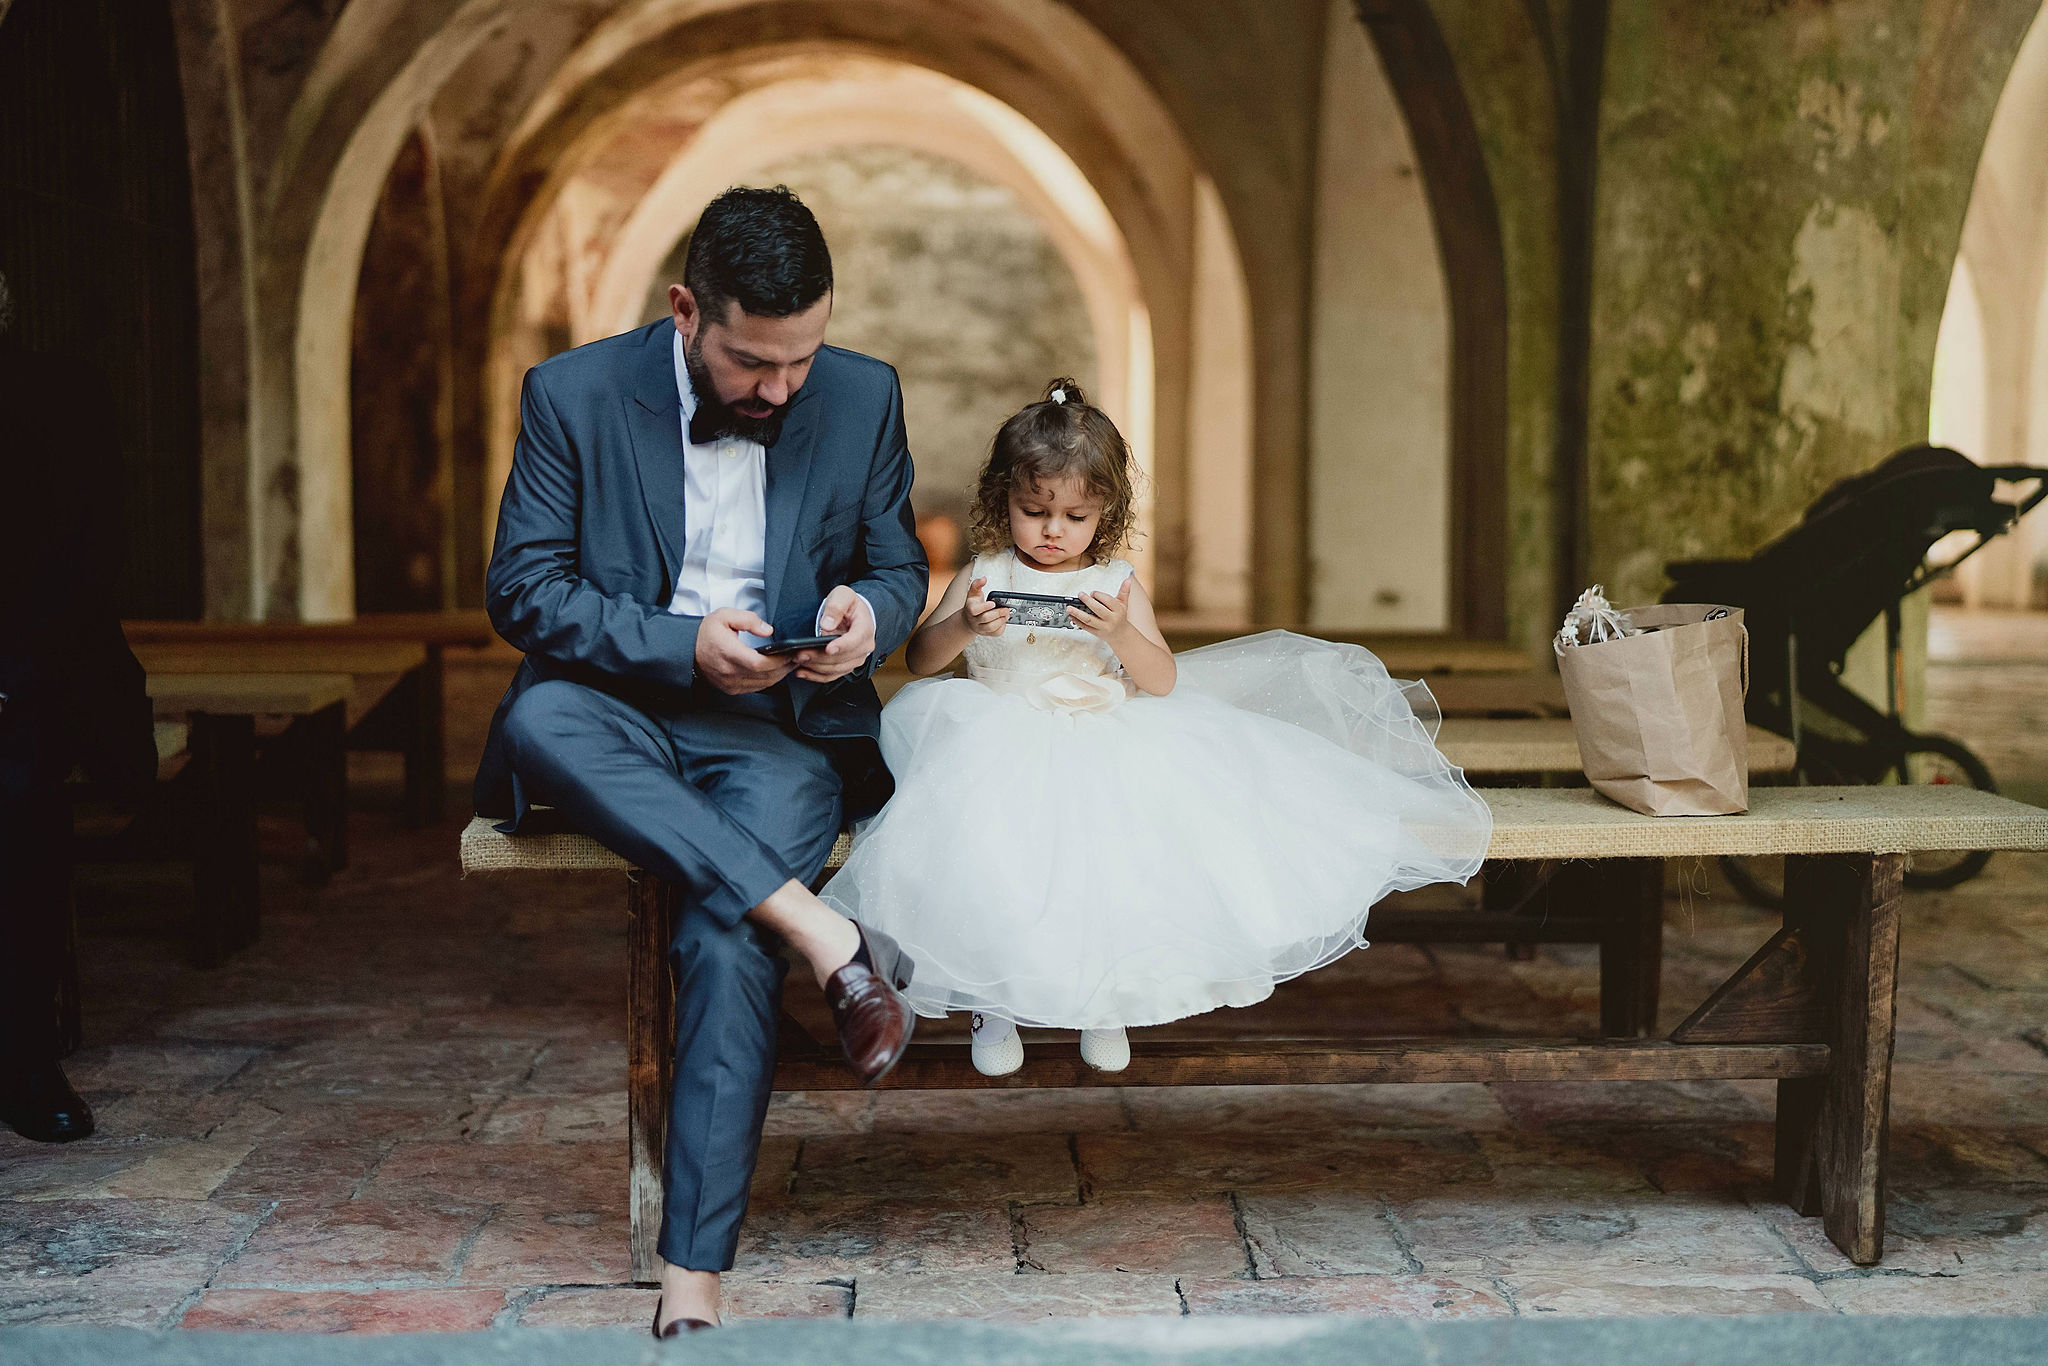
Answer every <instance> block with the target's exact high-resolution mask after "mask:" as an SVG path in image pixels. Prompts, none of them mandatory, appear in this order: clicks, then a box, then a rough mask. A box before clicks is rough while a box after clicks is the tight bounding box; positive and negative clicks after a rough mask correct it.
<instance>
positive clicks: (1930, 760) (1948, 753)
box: [1894, 735, 1998, 888]
mask: <svg viewBox="0 0 2048 1366" xmlns="http://www.w3.org/2000/svg"><path fill="white" fill-rule="evenodd" d="M1902 759H1903V762H1904V771H1903V772H1899V771H1897V770H1894V773H1895V775H1896V776H1897V778H1898V780H1899V781H1900V782H1903V783H1924V784H1927V785H1930V786H1936V787H1951V786H1953V787H1974V788H1976V789H1977V790H1978V791H1980V792H1996V791H1997V790H1998V784H1997V783H1995V782H1994V781H1992V778H1991V770H1990V769H1988V768H1986V767H1984V761H1983V760H1982V759H1979V758H1978V757H1977V756H1976V755H1975V754H1972V753H1971V752H1970V751H1969V749H1968V748H1967V747H1965V746H1964V745H1963V744H1961V743H1960V742H1959V741H1955V740H1951V739H1949V738H1948V737H1947V736H1946V735H1915V736H1913V737H1912V739H1911V740H1910V741H1909V742H1908V743H1907V745H1906V752H1905V754H1904V755H1903V756H1902ZM1990 861H1991V855H1990V854H1988V853H1981V852H1978V853H1962V854H1959V853H1954V852H1951V851H1948V850H1943V851H1941V852H1939V853H1936V852H1931V851H1930V852H1923V853H1916V854H1914V855H1913V856H1912V858H1911V859H1910V860H1909V861H1908V862H1907V864H1906V885H1907V886H1908V887H1921V888H1940V887H1953V886H1955V885H1956V884H1957V883H1960V882H1968V881H1969V880H1970V879H1971V878H1973V877H1975V876H1977V874H1979V873H1981V872H1983V871H1984V865H1985V864H1987V863H1989V862H1990Z"/></svg>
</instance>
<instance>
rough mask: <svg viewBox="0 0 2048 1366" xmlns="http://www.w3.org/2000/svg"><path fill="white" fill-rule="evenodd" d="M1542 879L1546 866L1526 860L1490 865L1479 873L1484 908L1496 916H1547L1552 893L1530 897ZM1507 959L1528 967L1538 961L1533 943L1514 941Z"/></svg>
mask: <svg viewBox="0 0 2048 1366" xmlns="http://www.w3.org/2000/svg"><path fill="white" fill-rule="evenodd" d="M1542 876H1543V865H1542V864H1540V863H1534V862H1529V861H1527V860H1523V859H1504V860H1501V861H1499V862H1495V863H1488V864H1487V865H1486V866H1484V867H1483V868H1481V869H1480V870H1479V905H1480V908H1481V909H1482V910H1487V911H1493V912H1495V913H1506V912H1509V911H1519V913H1520V914H1522V915H1526V916H1532V917H1540V916H1542V915H1544V913H1545V912H1547V911H1548V910H1549V909H1550V899H1549V896H1550V894H1549V889H1548V888H1544V889H1542V890H1541V891H1538V892H1536V893H1535V895H1533V896H1531V895H1530V892H1531V889H1533V888H1535V887H1536V885H1537V882H1538V881H1539V880H1540V879H1541V877H1542ZM1525 902H1526V904H1525ZM1507 956H1508V961H1509V962H1513V963H1527V962H1529V961H1531V960H1533V959H1534V958H1535V957H1536V945H1535V943H1534V942H1533V941H1532V942H1522V941H1515V940H1511V941H1509V943H1508V945H1507Z"/></svg>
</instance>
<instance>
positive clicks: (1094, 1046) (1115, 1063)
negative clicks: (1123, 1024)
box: [1081, 1029, 1131, 1072]
mask: <svg viewBox="0 0 2048 1366" xmlns="http://www.w3.org/2000/svg"><path fill="white" fill-rule="evenodd" d="M1081 1061H1082V1062H1085V1063H1087V1064H1088V1065H1089V1066H1090V1067H1092V1068H1094V1069H1095V1070H1096V1071H1098V1072H1121V1071H1123V1070H1124V1069H1125V1068H1126V1067H1129V1066H1130V1065H1131V1040H1130V1037H1129V1036H1128V1035H1126V1034H1125V1033H1124V1032H1123V1031H1122V1030H1121V1029H1084V1030H1082V1031H1081Z"/></svg>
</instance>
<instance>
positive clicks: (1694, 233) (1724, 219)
mask: <svg viewBox="0 0 2048 1366" xmlns="http://www.w3.org/2000/svg"><path fill="white" fill-rule="evenodd" d="M2034 8H2035V6H2034V4H2033V3H2031V0H2025V2H2024V3H2023V2H2022V0H2011V2H2010V3H1999V2H1997V0H1986V2H1985V3H1979V4H1974V5H1967V6H1965V5H1961V4H1955V3H1949V4H1941V3H1934V4H1919V3H1907V0H1837V2H1836V3H1820V2H1819V0H1792V2H1786V0H1756V3H1743V4H1725V5H1721V4H1716V5H1700V4H1696V3H1688V2H1687V0H1655V2H1654V3H1651V2H1646V3H1639V4H1630V5H1621V6H1616V7H1615V12H1614V17H1613V20H1612V24H1611V28H1610V32H1609V40H1608V54H1607V67H1606V86H1605V92H1604V97H1603V102H1602V115H1601V145H1600V170H1599V176H1600V179H1599V197H1598V208H1597V214H1598V218H1597V238H1596V248H1595V251H1596V259H1595V282H1594V310H1593V313H1594V316H1593V329H1594V330H1593V357H1592V421H1591V434H1590V447H1589V452H1588V483H1589V487H1588V490H1587V498H1588V519H1589V527H1590V542H1591V558H1592V565H1593V569H1594V573H1595V576H1596V577H1599V578H1601V579H1603V580H1605V581H1606V582H1607V584H1608V585H1609V588H1610V591H1611V592H1612V593H1613V594H1614V596H1616V597H1617V598H1618V599H1623V600H1640V599H1643V598H1648V597H1652V596H1654V595H1655V594H1656V593H1657V592H1658V591H1660V590H1661V588H1662V586H1663V583H1664V578H1663V565H1664V563H1665V562H1666V561H1668V560H1672V559H1682V558H1687V557H1692V556H1700V555H1718V554H1737V555H1739V554H1746V553H1748V552H1749V551H1750V550H1752V549H1754V548H1755V547H1756V546H1758V545H1760V544H1762V543H1763V542H1765V541H1767V540H1769V539H1770V538H1772V537H1773V536H1775V535H1777V534H1779V533H1780V532H1782V531H1784V530H1785V529H1786V528H1787V527H1788V526H1790V525H1791V524H1792V523H1793V522H1795V521H1796V520H1797V519H1798V517H1799V514H1800V513H1801V511H1802V510H1803V509H1804V508H1805V507H1806V505H1807V504H1808V503H1809V502H1810V501H1811V500H1812V498H1813V497H1814V495H1815V494H1816V493H1818V492H1819V491H1820V490H1821V489H1823V488H1824V487H1826V486H1827V485H1828V484H1830V483H1832V482H1834V481H1835V480H1836V479H1839V478H1841V477H1842V476H1844V475H1846V474H1849V473H1852V472H1855V471H1857V470H1860V469H1864V468H1867V467H1868V466H1870V465H1872V464H1874V463H1875V462H1876V461H1878V460H1879V459H1881V458H1883V457H1884V456H1885V455H1886V454H1888V453H1889V452H1890V451H1891V450H1893V449H1894V448H1896V447H1898V446H1901V445H1904V444H1906V443H1908V442H1910V441H1914V440H1918V439H1921V438H1923V437H1924V435H1925V432H1926V411H1927V408H1926V403H1927V390H1928V383H1929V377H1930V371H1931V369H1932V365H1933V355H1934V336H1935V330H1936V328H1937V326H1938V325H1939V321H1940V310H1941V305H1942V301H1943V298H1944V297H1945V293H1946V287H1947V281H1948V276H1949V264H1950V262H1951V261H1952V259H1953V256H1954V251H1955V243H1956V239H1957V234H1958V233H1959V231H1960V227H1961V222H1962V215H1963V209H1964V206H1965V205H1966V203H1967V202H1968V196H1969V189H1970V182H1971V177H1972V174H1973V172H1974V170H1975V167H1976V149H1977V148H1978V147H1979V146H1980V145H1981V143H1982V139H1983V133H1984V129H1985V127H1986V125H1987V124H1988V122H1989V119H1990V113H1991V108H1992V105H1993V103H1994V102H1995V100H1996V97H1997V92H1998V87H1999V84H2000V83H2001V82H2002V80H2003V76H2004V73H2005V71H2006V70H2007V69H2008V68H2009V67H2010V65H2011V60H2012V57H2013V54H2014V53H2015V52H2016V51H2017V49H2018V44H2019V40H2020V37H2021V36H2022V34H2023V32H2024V29H2025V24H2026V21H2027V19H2028V18H2030V17H2031V14H2032V12H2033V10H2034Z"/></svg>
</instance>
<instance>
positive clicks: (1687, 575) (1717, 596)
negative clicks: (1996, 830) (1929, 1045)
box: [1664, 446, 2048, 905]
mask: <svg viewBox="0 0 2048 1366" xmlns="http://www.w3.org/2000/svg"><path fill="white" fill-rule="evenodd" d="M2001 481H2008V482H2013V483H2032V484H2033V485H2034V488H2033V490H2032V492H2030V493H2029V494H2028V495H2027V496H2026V497H2025V498H2024V499H2022V500H2021V501H2019V502H2017V503H2007V502H2001V501H1999V500H1998V499H1997V497H1996V496H1995V494H1996V491H1997V487H1998V484H1999V483H2000V482H2001ZM2043 497H2048V469H2036V468H2034V467H2031V466H2027V465H2012V466H2003V467H1995V468H1992V467H1984V466H1979V465H1976V464H1973V463H1971V461H1970V460H1969V458H1968V457H1967V456H1964V455H1962V454H1960V453H1959V452H1957V451H1952V450H1949V449H1948V448H1947V447H1943V446H1909V447H1907V448H1906V449H1905V450H1902V451H1900V452H1898V453H1897V454H1896V455H1893V456H1892V457H1891V458H1890V459H1888V460H1886V461H1885V462H1884V463H1883V464H1881V465H1879V466H1878V467H1877V468H1875V469H1873V470H1871V471H1869V472H1868V473H1865V474H1860V475H1857V476H1855V477H1854V478H1850V479H1844V480H1843V481H1842V482H1841V483H1839V484H1836V485H1835V486H1834V487H1833V488H1831V489H1829V490H1828V491H1827V492H1826V493H1824V494H1822V495H1821V497H1820V498H1819V499H1818V500H1817V501H1816V502H1815V503H1814V504H1813V506H1811V507H1810V508H1808V509H1807V510H1806V517H1805V519H1804V520H1803V521H1801V522H1800V524H1799V525H1798V526H1796V527H1794V528H1792V530H1790V531H1788V532H1786V533H1785V534H1784V535H1783V536H1780V537H1779V538H1778V539H1777V540H1775V541H1773V542H1771V543H1770V544H1769V545H1767V546H1765V547H1764V548H1763V549H1762V550H1759V551H1757V552H1756V554H1754V555H1752V556H1750V557H1749V558H1748V559H1746V560H1690V561H1683V562H1679V563H1675V564H1670V565H1667V566H1665V572H1666V573H1667V574H1669V575H1670V576H1671V581H1672V583H1671V590H1670V591H1669V592H1668V593H1666V594H1665V595H1664V600H1665V601H1666V602H1714V603H1725V604H1727V605H1729V606H1732V607H1740V608H1742V609H1743V612H1744V616H1745V620H1746V624H1747V625H1748V627H1749V641H1750V645H1749V650H1750V687H1749V705H1748V712H1749V719H1750V721H1751V722H1752V723H1753V724H1755V725H1758V726H1762V727H1764V728H1765V729H1766V730H1771V731H1775V732H1777V733H1778V734H1780V735H1783V736H1786V737H1787V738H1789V739H1790V740H1791V741H1792V743H1793V745H1794V746H1795V747H1796V748H1797V750H1798V752H1799V770H1798V780H1799V781H1800V782H1802V783H1816V784H1820V783H1888V782H1902V783H1966V784H1968V785H1969V786H1971V787H1977V788H1982V789H1984V790H1985V791H1987V792H1988V791H1994V790H1995V785H1994V784H1993V782H1992V779H1991V773H1990V771H1989V770H1988V769H1986V768H1985V767H1984V763H1983V761H1982V760H1980V759H1979V758H1978V757H1977V756H1976V755H1974V754H1972V753H1971V752H1970V751H1969V750H1968V749H1966V748H1965V747H1964V746H1963V745H1961V744H1960V743H1958V742H1957V741H1955V740H1952V739H1950V738H1949V737H1947V736H1944V735H1923V734H1920V733H1918V732H1916V731H1911V730H1908V729H1907V728H1906V727H1905V726H1904V725H1903V724H1901V723H1900V720H1899V700H1900V693H1899V672H1900V664H1901V657H1900V647H1899V634H1900V625H1899V622H1900V610H1899V605H1900V603H1901V602H1902V601H1903V600H1904V599H1905V598H1906V597H1907V596H1908V595H1910V594H1912V593H1914V592H1917V591H1918V590H1920V589H1921V588H1923V587H1925V586H1926V585H1927V584H1928V583H1929V582H1930V581H1932V580H1933V579H1935V578H1938V577H1940V576H1941V575H1943V574H1946V573H1948V572H1949V571H1950V570H1952V569H1954V568H1955V567H1956V565H1958V564H1960V563H1961V562H1962V561H1963V560H1965V559H1968V558H1969V557H1970V556H1971V555H1973V554H1975V553H1976V552H1977V551H1978V550H1979V549H1981V548H1982V547H1983V546H1984V545H1985V543H1987V542H1988V541H1990V540H1992V539H1993V538H1994V537H1997V536H2001V535H2003V534H2005V532H2007V531H2009V530H2010V529H2011V528H2012V526H2013V524H2014V523H2015V522H2017V521H2018V520H2019V519H2020V517H2021V516H2022V515H2023V514H2024V513H2026V512H2027V511H2028V510H2029V509H2030V508H2032V507H2033V506H2034V505H2035V504H2036V503H2039V502H2040V501H2041V500H2042V498H2043ZM1956 532H1974V533H1975V535H1976V539H1975V540H1974V541H1973V542H1971V543H1970V544H1968V545H1967V546H1966V547H1965V548H1964V549H1963V550H1962V551H1961V553H1959V554H1954V555H1944V557H1943V558H1942V560H1941V561H1940V562H1939V563H1932V564H1931V563H1929V560H1928V552H1929V551H1930V550H1931V549H1932V548H1933V547H1934V545H1935V543H1936V542H1938V541H1940V540H1942V539H1943V538H1944V537H1946V536H1949V535H1951V534H1953V533H1956ZM1880 615H1881V616H1883V618H1884V622H1885V697H1886V707H1885V709H1884V710H1883V711H1880V710H1878V709H1877V708H1876V707H1874V706H1872V705H1871V704H1870V703H1869V702H1867V701H1865V700H1864V699H1863V698H1862V697H1860V696H1858V695H1857V694H1856V693H1855V692H1852V691H1851V690H1850V689H1849V688H1848V687H1847V686H1846V685H1845V684H1844V683H1843V681H1842V669H1843V665H1844V661H1845V660H1846V658H1847V656H1848V653H1849V647H1850V646H1851V645H1852V644H1854V643H1855V641H1856V639H1857V638H1858V637H1859V636H1861V635H1862V634H1863V632H1864V631H1865V629H1867V628H1868V627H1869V626H1870V624H1871V623H1872V622H1873V621H1875V620H1876V619H1877V618H1878V617H1879V616H1880ZM1990 857H1991V856H1990V855H1989V854H1982V853H1972V854H1946V853H1942V854H1933V853H1930V854H1922V855H1917V856H1916V857H1915V858H1914V859H1913V861H1912V864H1911V870H1910V871H1909V872H1908V873H1907V874H1906V881H1907V882H1908V883H1910V884H1911V885H1913V886H1915V887H1953V886H1955V885H1956V884H1957V883H1959V882H1962V881H1964V880H1965V879H1968V878H1972V877H1975V876H1976V875H1977V874H1978V873H1979V872H1981V871H1983V868H1984V864H1985V862H1986V861H1987V860H1988V859H1989V858H1990ZM1765 862H1766V861H1765V860H1761V859H1727V860H1724V861H1723V867H1724V869H1725V870H1726V872H1727V874H1728V877H1729V880H1730V881H1731V882H1733V883H1734V884H1735V886H1736V888H1737V890H1739V891H1741V892H1742V893H1743V894H1745V895H1746V896H1749V897H1751V898H1752V899H1754V900H1756V901H1758V902H1760V903H1762V904H1765V905H1775V904H1777V901H1778V900H1779V897H1780V895H1781V891H1780V887H1775V886H1773V885H1771V884H1772V883H1773V882H1774V881H1775V880H1776V879H1775V877H1774V875H1773V874H1772V872H1771V870H1769V869H1768V868H1767V867H1766V866H1765Z"/></svg>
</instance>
